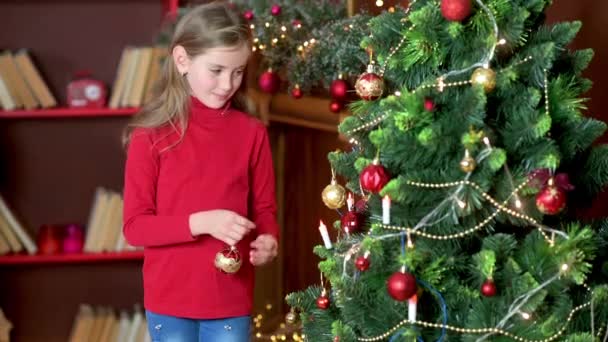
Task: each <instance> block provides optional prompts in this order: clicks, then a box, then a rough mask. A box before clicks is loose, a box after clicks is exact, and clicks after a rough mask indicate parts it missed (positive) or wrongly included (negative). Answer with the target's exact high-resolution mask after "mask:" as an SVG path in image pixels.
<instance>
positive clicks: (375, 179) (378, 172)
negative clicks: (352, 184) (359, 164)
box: [359, 159, 390, 193]
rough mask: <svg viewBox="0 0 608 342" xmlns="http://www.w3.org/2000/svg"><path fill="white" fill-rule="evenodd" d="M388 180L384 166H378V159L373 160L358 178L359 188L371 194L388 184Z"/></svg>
mask: <svg viewBox="0 0 608 342" xmlns="http://www.w3.org/2000/svg"><path fill="white" fill-rule="evenodd" d="M389 179H390V177H389V175H388V172H387V171H386V169H385V168H384V166H382V165H380V162H379V161H378V159H374V161H373V162H372V163H371V164H369V165H368V166H366V167H365V169H363V171H362V172H361V175H360V176H359V181H360V182H361V187H363V189H364V190H366V191H370V192H373V193H378V192H380V190H382V188H383V187H384V186H385V185H386V183H388V181H389Z"/></svg>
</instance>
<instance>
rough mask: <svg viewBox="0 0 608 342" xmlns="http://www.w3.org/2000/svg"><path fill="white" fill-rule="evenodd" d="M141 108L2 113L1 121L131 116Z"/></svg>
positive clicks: (12, 111)
mask: <svg viewBox="0 0 608 342" xmlns="http://www.w3.org/2000/svg"><path fill="white" fill-rule="evenodd" d="M137 111H139V108H116V109H113V108H49V109H30V110H28V109H20V110H11V111H0V119H27V118H37V119H56V118H74V117H104V116H131V115H134V114H135V113H137Z"/></svg>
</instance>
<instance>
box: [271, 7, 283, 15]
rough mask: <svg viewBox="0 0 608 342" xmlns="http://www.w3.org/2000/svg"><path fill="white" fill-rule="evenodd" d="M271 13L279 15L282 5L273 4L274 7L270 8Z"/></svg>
mask: <svg viewBox="0 0 608 342" xmlns="http://www.w3.org/2000/svg"><path fill="white" fill-rule="evenodd" d="M270 14H272V15H273V16H275V17H276V16H278V15H280V14H281V6H279V5H272V7H271V8H270Z"/></svg>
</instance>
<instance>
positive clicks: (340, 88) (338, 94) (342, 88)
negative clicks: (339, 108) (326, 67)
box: [329, 78, 348, 101]
mask: <svg viewBox="0 0 608 342" xmlns="http://www.w3.org/2000/svg"><path fill="white" fill-rule="evenodd" d="M329 94H330V95H331V98H332V99H334V100H338V101H344V100H345V99H346V97H347V96H348V83H346V81H345V80H343V79H341V78H339V79H337V80H335V81H333V82H331V86H330V87H329Z"/></svg>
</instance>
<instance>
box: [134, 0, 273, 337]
mask: <svg viewBox="0 0 608 342" xmlns="http://www.w3.org/2000/svg"><path fill="white" fill-rule="evenodd" d="M169 48H170V50H169V51H170V58H167V61H166V63H165V67H164V74H163V77H162V80H161V84H160V87H159V89H158V94H157V96H156V97H155V99H154V100H153V101H151V102H150V103H148V104H147V105H146V106H145V107H144V108H143V109H142V111H141V112H140V113H139V114H138V115H137V116H136V117H135V119H134V122H133V123H132V124H131V125H130V127H129V129H128V130H127V135H126V139H127V141H126V142H127V143H128V153H127V162H126V169H125V189H124V192H125V193H124V228H123V231H124V235H125V237H126V239H127V241H128V242H129V243H130V244H131V245H133V246H143V247H145V249H144V254H145V259H144V266H143V276H144V306H145V308H146V316H147V319H148V329H149V331H150V335H151V337H152V340H153V341H175V342H180V341H184V342H189V341H205V342H207V341H209V342H244V341H248V340H249V325H250V312H251V307H252V303H253V284H254V269H253V266H258V265H263V264H266V263H268V262H269V261H271V260H272V259H273V258H274V257H275V256H276V254H277V235H278V225H277V222H276V219H275V212H276V204H275V192H274V171H273V167H272V158H271V153H270V147H269V143H268V136H267V133H266V129H265V127H264V126H263V125H262V124H261V123H260V122H258V121H257V120H255V119H254V118H252V117H250V116H248V115H247V114H245V113H242V112H240V111H238V110H236V109H234V108H233V107H231V102H232V99H233V97H234V96H235V93H236V92H237V90H238V88H239V86H240V85H241V81H242V78H243V75H244V72H245V66H246V64H247V61H248V59H249V56H250V51H251V33H250V31H249V28H248V26H247V25H246V24H245V23H244V22H243V21H242V19H241V16H240V15H238V14H237V13H234V12H233V11H232V10H231V9H230V7H229V6H228V5H227V4H225V3H217V2H216V3H211V4H206V5H201V6H198V7H196V8H194V9H192V10H191V11H190V12H189V13H188V14H187V15H185V16H184V17H183V19H182V20H180V22H179V23H178V25H177V27H176V30H175V33H174V36H173V39H172V41H171V44H170V46H169ZM231 246H234V247H236V249H237V251H238V253H240V255H241V256H242V257H243V259H244V260H243V265H242V267H241V268H240V270H239V271H237V272H236V273H234V274H228V273H224V272H222V271H220V270H218V269H217V268H216V267H215V266H214V259H215V256H216V254H217V253H218V252H220V251H222V250H226V249H227V248H229V247H231Z"/></svg>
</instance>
